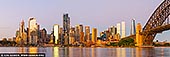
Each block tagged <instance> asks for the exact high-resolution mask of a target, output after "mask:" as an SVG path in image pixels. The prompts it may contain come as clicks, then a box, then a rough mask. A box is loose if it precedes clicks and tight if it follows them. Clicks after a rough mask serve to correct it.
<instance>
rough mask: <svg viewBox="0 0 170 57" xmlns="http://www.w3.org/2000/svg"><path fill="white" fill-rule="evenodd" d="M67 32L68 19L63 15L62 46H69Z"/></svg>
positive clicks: (68, 29) (68, 27)
mask: <svg viewBox="0 0 170 57" xmlns="http://www.w3.org/2000/svg"><path fill="white" fill-rule="evenodd" d="M69 31H70V17H69V16H68V14H64V15H63V32H64V34H63V38H64V45H68V44H69Z"/></svg>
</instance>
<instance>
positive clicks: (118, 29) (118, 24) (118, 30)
mask: <svg viewBox="0 0 170 57" xmlns="http://www.w3.org/2000/svg"><path fill="white" fill-rule="evenodd" d="M116 26H117V34H120V23H117V25H116Z"/></svg>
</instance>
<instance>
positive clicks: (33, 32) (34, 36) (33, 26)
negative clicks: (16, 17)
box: [28, 18, 39, 44]
mask: <svg viewBox="0 0 170 57" xmlns="http://www.w3.org/2000/svg"><path fill="white" fill-rule="evenodd" d="M28 28H29V32H28V37H29V44H37V40H38V29H39V28H38V24H37V23H36V19H35V18H29V23H28Z"/></svg>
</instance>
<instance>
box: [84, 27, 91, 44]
mask: <svg viewBox="0 0 170 57" xmlns="http://www.w3.org/2000/svg"><path fill="white" fill-rule="evenodd" d="M85 41H90V26H85Z"/></svg>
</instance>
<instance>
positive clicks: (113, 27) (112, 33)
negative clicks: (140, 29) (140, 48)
mask: <svg viewBox="0 0 170 57" xmlns="http://www.w3.org/2000/svg"><path fill="white" fill-rule="evenodd" d="M110 30H111V31H110V33H111V35H115V34H116V32H117V31H116V27H115V26H111V28H110Z"/></svg>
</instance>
